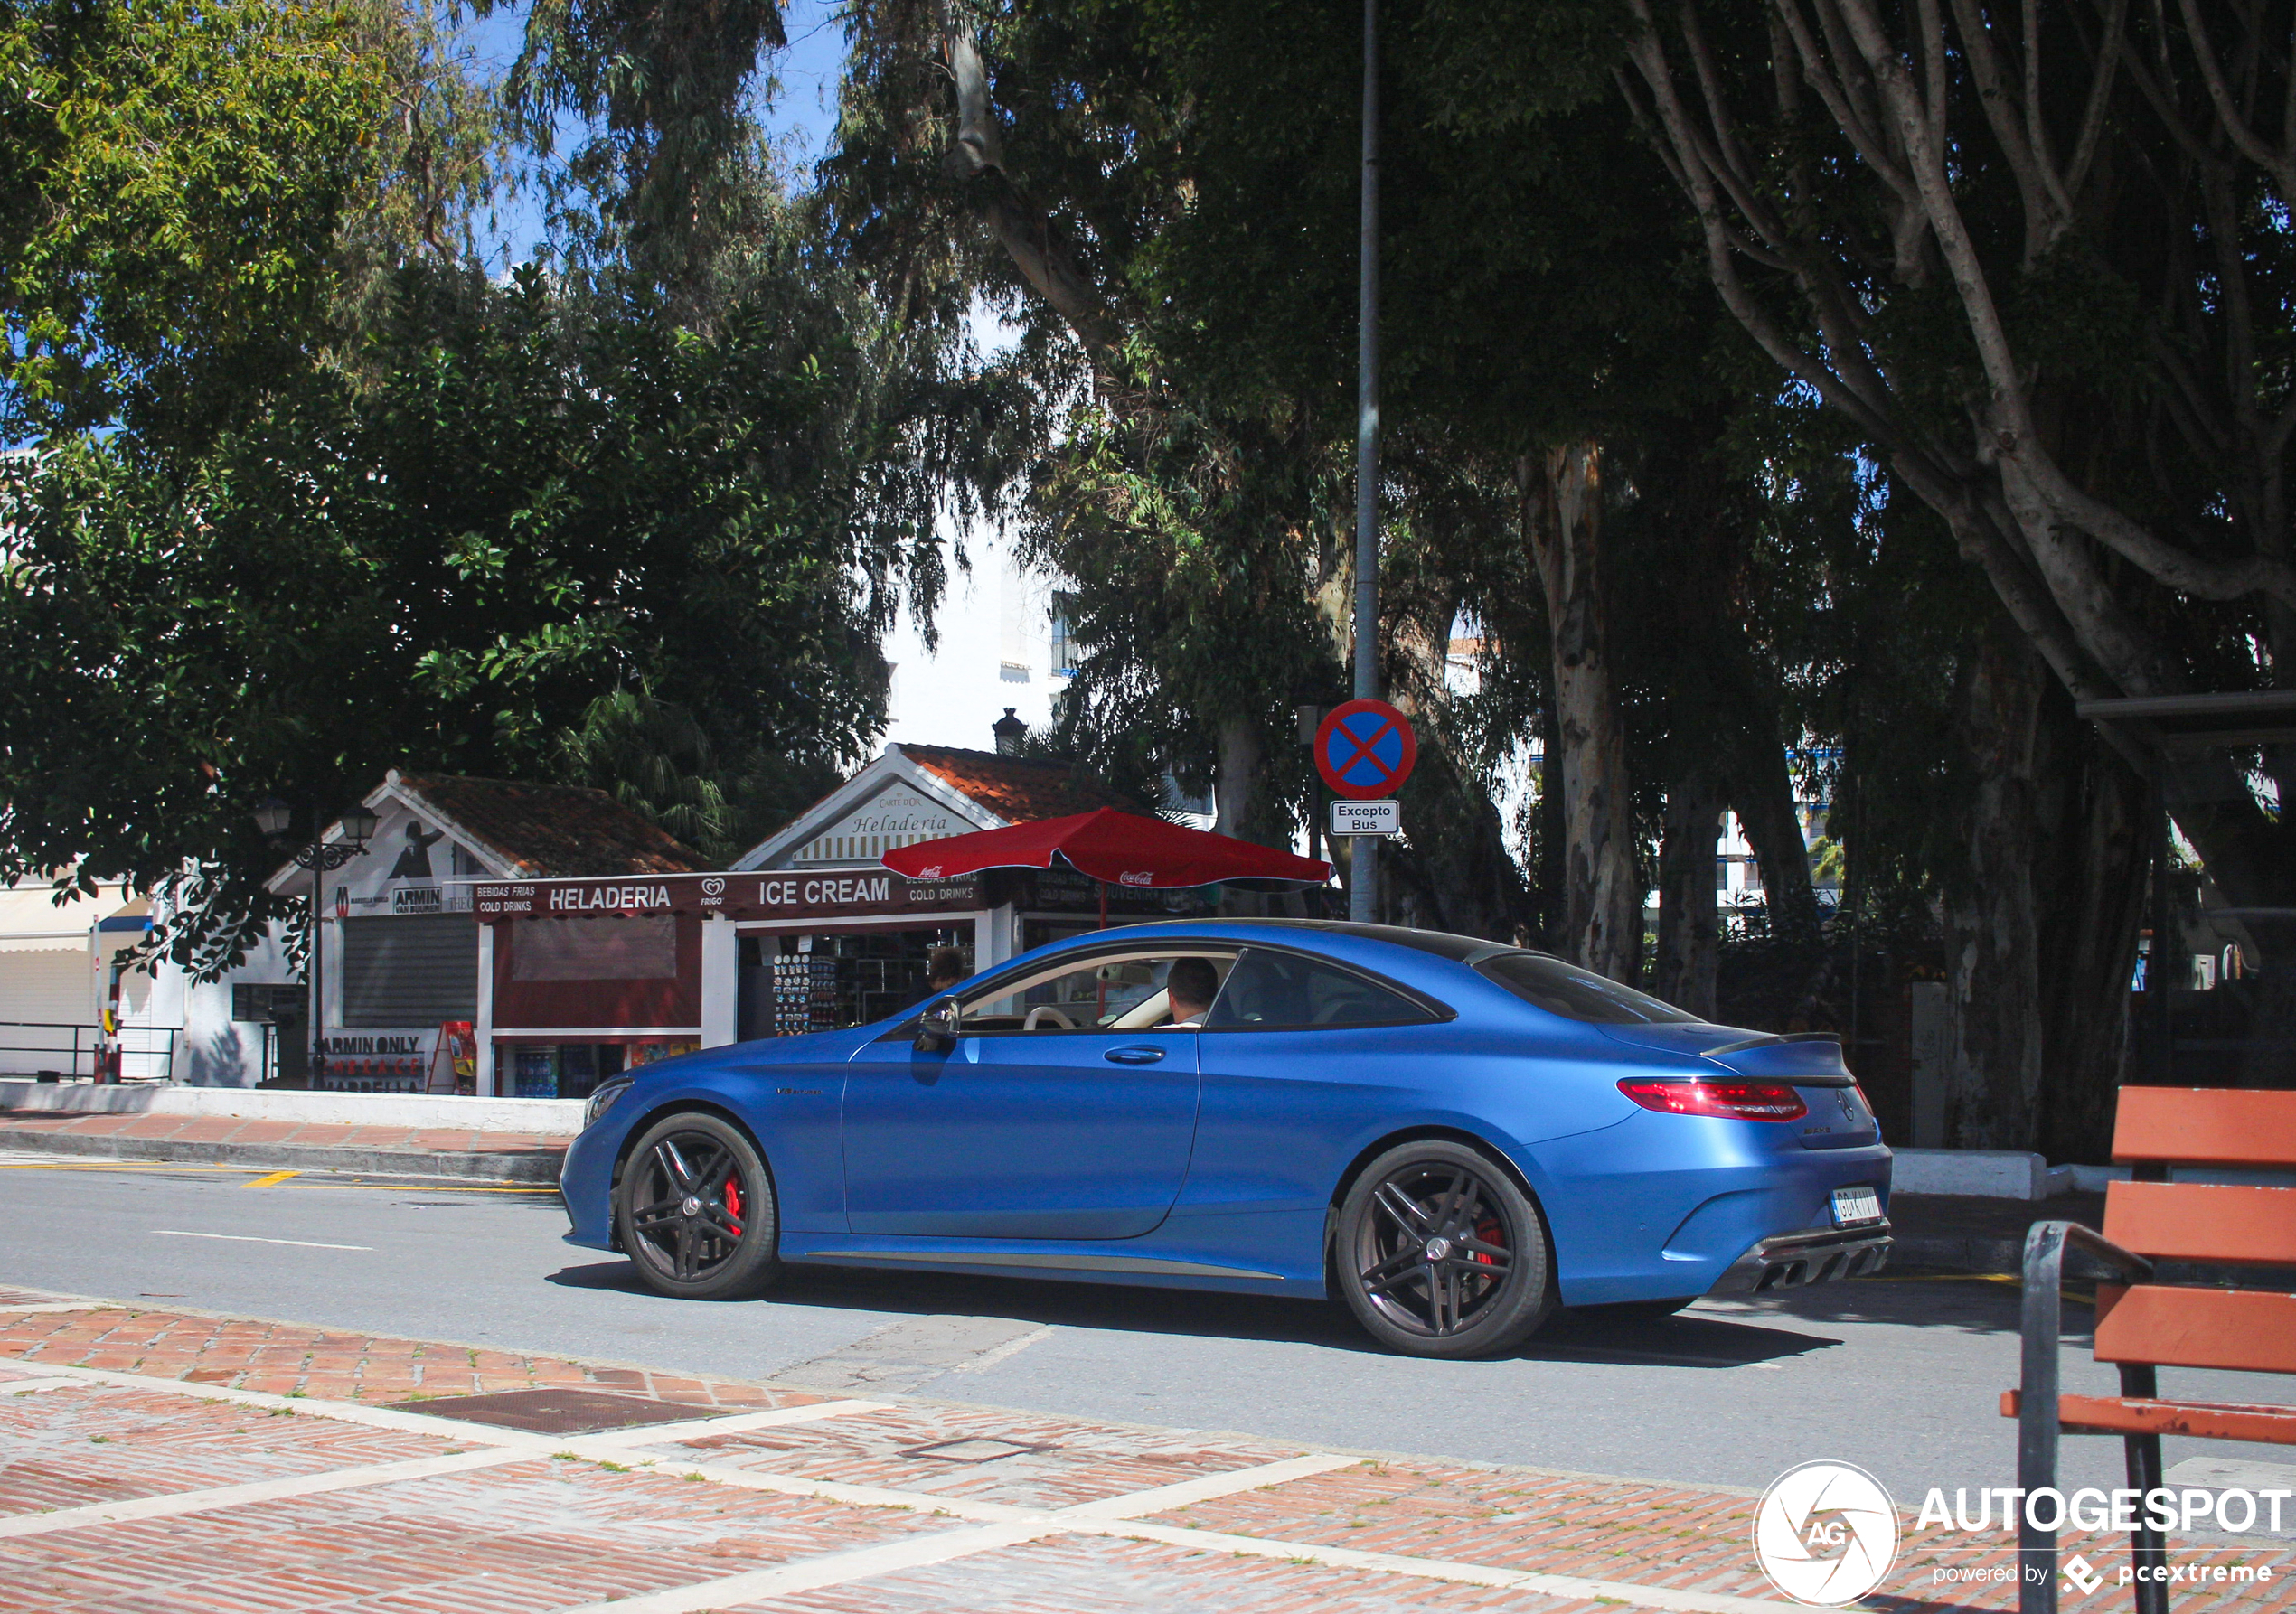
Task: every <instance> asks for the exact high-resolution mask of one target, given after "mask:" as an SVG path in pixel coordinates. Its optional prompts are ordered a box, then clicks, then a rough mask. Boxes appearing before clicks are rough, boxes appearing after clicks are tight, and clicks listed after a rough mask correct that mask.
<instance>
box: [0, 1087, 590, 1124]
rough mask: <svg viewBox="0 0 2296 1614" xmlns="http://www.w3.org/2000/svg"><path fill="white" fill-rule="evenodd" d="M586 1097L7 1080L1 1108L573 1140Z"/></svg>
mask: <svg viewBox="0 0 2296 1614" xmlns="http://www.w3.org/2000/svg"><path fill="white" fill-rule="evenodd" d="M584 1108H585V1105H584V1103H583V1101H582V1100H580V1099H579V1098H468V1097H459V1098H458V1097H454V1096H450V1095H447V1094H444V1093H293V1092H287V1091H284V1090H277V1089H267V1088H256V1087H177V1086H174V1085H172V1084H166V1083H131V1084H127V1085H124V1086H118V1087H98V1086H95V1085H93V1084H89V1083H84V1082H82V1083H46V1082H27V1081H24V1080H21V1079H19V1078H15V1077H0V1110H47V1111H62V1112H70V1113H72V1114H79V1115H201V1116H229V1117H232V1118H234V1119H240V1120H249V1121H295V1122H298V1123H306V1124H307V1123H311V1122H316V1123H318V1124H320V1125H323V1126H402V1127H408V1128H410V1129H424V1130H429V1129H438V1130H443V1131H474V1132H528V1133H537V1134H541V1135H543V1136H553V1135H555V1136H560V1137H566V1138H571V1137H573V1136H574V1135H575V1134H576V1133H577V1132H579V1131H581V1130H582V1112H583V1110H584Z"/></svg>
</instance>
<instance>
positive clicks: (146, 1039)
mask: <svg viewBox="0 0 2296 1614" xmlns="http://www.w3.org/2000/svg"><path fill="white" fill-rule="evenodd" d="M182 1032H183V1028H182V1027H180V1026H122V1027H121V1028H119V1034H118V1037H116V1038H114V1039H113V1043H112V1046H114V1047H115V1048H116V1049H118V1055H119V1058H118V1071H119V1079H120V1080H121V1081H122V1082H165V1081H167V1080H169V1079H171V1078H172V1077H173V1076H174V1071H175V1039H176V1037H178V1036H180V1035H182ZM102 1042H103V1033H102V1031H101V1030H100V1029H99V1028H97V1027H94V1026H76V1025H67V1024H64V1023H62V1022H61V1021H48V1020H0V1077H5V1076H32V1077H33V1078H35V1079H36V1078H40V1077H47V1078H49V1079H51V1080H53V1081H58V1082H85V1081H95V1080H98V1079H99V1078H100V1077H102V1076H103V1075H104V1074H105V1073H104V1072H103V1071H102V1070H99V1068H98V1066H99V1058H98V1054H99V1045H101V1044H102Z"/></svg>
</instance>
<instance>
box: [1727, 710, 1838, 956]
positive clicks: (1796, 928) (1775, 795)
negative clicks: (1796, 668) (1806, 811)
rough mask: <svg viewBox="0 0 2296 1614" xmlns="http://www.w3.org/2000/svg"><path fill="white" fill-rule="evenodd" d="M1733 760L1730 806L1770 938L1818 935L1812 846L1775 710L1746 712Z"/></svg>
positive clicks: (1797, 938) (1816, 893) (1801, 937)
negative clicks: (1755, 873) (1758, 878)
mask: <svg viewBox="0 0 2296 1614" xmlns="http://www.w3.org/2000/svg"><path fill="white" fill-rule="evenodd" d="M1746 715H1747V723H1746V729H1745V732H1744V736H1743V737H1742V739H1741V743H1740V746H1739V755H1737V757H1736V758H1735V761H1736V774H1737V775H1738V777H1737V781H1736V788H1735V789H1733V790H1732V791H1731V793H1730V806H1731V808H1732V810H1733V811H1735V812H1736V813H1737V815H1738V824H1739V826H1740V827H1741V828H1742V829H1744V830H1746V840H1747V842H1748V844H1750V845H1751V846H1752V847H1753V848H1754V859H1755V865H1756V866H1757V867H1758V868H1760V869H1761V870H1762V901H1763V906H1764V908H1766V909H1767V910H1768V912H1769V915H1770V934H1773V935H1774V936H1780V937H1791V938H1793V939H1795V940H1802V939H1805V938H1809V937H1814V936H1815V935H1816V934H1818V892H1817V887H1815V886H1813V885H1812V884H1811V880H1810V845H1809V842H1808V841H1806V840H1803V839H1802V815H1801V813H1800V812H1798V811H1797V810H1796V809H1795V806H1794V800H1793V765H1792V763H1791V762H1790V761H1789V759H1788V758H1787V755H1786V747H1785V741H1784V739H1783V737H1781V736H1780V735H1779V733H1778V726H1777V707H1776V705H1775V703H1774V702H1773V703H1772V704H1771V705H1770V706H1769V707H1767V708H1761V707H1757V706H1754V705H1751V704H1750V705H1749V706H1748V708H1747V714H1746Z"/></svg>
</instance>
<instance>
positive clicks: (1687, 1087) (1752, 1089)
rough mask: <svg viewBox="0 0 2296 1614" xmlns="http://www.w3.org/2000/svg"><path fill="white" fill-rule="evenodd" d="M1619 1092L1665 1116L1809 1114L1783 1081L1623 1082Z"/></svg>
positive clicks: (1783, 1117)
mask: <svg viewBox="0 0 2296 1614" xmlns="http://www.w3.org/2000/svg"><path fill="white" fill-rule="evenodd" d="M1618 1090H1619V1091H1620V1092H1621V1093H1624V1094H1625V1095H1626V1096H1627V1097H1628V1098H1631V1099H1633V1101H1634V1102H1635V1103H1638V1104H1640V1105H1642V1108H1644V1109H1645V1110H1656V1111H1658V1112H1660V1113H1661V1114H1664V1115H1719V1116H1721V1117H1723V1118H1724V1119H1726V1120H1729V1121H1800V1120H1801V1119H1802V1117H1803V1116H1805V1115H1807V1114H1809V1113H1810V1106H1809V1105H1807V1104H1805V1103H1802V1095H1801V1094H1800V1093H1796V1092H1795V1091H1794V1090H1793V1088H1791V1087H1789V1086H1787V1085H1786V1084H1784V1083H1783V1082H1621V1083H1620V1084H1618Z"/></svg>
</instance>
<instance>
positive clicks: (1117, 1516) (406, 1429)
mask: <svg viewBox="0 0 2296 1614" xmlns="http://www.w3.org/2000/svg"><path fill="white" fill-rule="evenodd" d="M65 1303H68V1302H63V1301H61V1300H59V1299H58V1298H56V1297H48V1296H41V1295H37V1294H35V1293H33V1292H32V1291H28V1290H5V1289H0V1611H13V1610H16V1609H26V1610H29V1609H40V1610H43V1611H47V1610H59V1609H71V1610H87V1611H89V1614H159V1611H161V1610H166V1611H168V1614H176V1611H180V1610H204V1609H217V1610H226V1609H228V1610H231V1611H233V1614H249V1611H258V1610H260V1611H273V1610H276V1611H279V1614H296V1611H304V1610H308V1611H311V1614H317V1611H320V1610H327V1611H334V1610H350V1611H355V1614H424V1611H429V1610H438V1611H439V1614H462V1611H463V1610H473V1611H475V1610H479V1609H485V1610H487V1611H488V1614H497V1611H500V1614H522V1611H523V1610H529V1609H532V1610H536V1611H537V1614H540V1611H541V1610H592V1611H593V1614H605V1611H606V1610H607V1609H614V1610H617V1611H621V1614H692V1611H699V1610H704V1609H745V1610H748V1609H756V1610H766V1609H775V1610H805V1611H807V1614H912V1611H914V1614H927V1611H928V1610H945V1609H946V1610H966V1611H969V1610H980V1611H982V1614H988V1611H989V1610H996V1611H998V1614H1102V1611H1104V1610H1105V1611H1107V1614H1115V1611H1118V1610H1140V1609H1209V1608H1216V1609H1222V1610H1237V1611H1238V1614H1264V1611H1275V1610H1295V1609H1318V1610H1322V1609H1329V1610H1337V1611H1341V1614H1356V1611H1358V1610H1363V1611H1369V1610H1374V1609H1428V1610H1441V1611H1448V1610H1454V1609H1456V1610H1478V1611H1481V1610H1494V1611H1495V1610H1506V1611H1509V1614H1516V1611H1521V1614H1561V1611H1569V1614H1578V1611H1579V1610H1585V1611H1586V1614H1594V1611H1595V1610H1596V1609H1598V1608H1601V1609H1618V1608H1620V1607H1622V1606H1623V1607H1627V1608H1648V1609H1666V1610H1669V1611H1670V1614H1783V1611H1784V1610H1785V1609H1788V1608H1790V1607H1792V1606H1793V1605H1790V1604H1788V1603H1786V1602H1784V1601H1783V1600H1782V1599H1781V1598H1780V1597H1779V1595H1778V1594H1777V1593H1776V1592H1775V1591H1773V1590H1772V1589H1771V1588H1770V1587H1769V1586H1768V1585H1767V1583H1766V1582H1765V1581H1764V1580H1763V1578H1762V1576H1761V1574H1760V1573H1759V1572H1758V1571H1757V1570H1756V1568H1755V1564H1754V1562H1753V1559H1752V1553H1751V1552H1750V1550H1749V1546H1748V1541H1749V1536H1750V1534H1751V1522H1752V1515H1753V1509H1754V1506H1755V1503H1754V1500H1753V1499H1752V1498H1751V1497H1746V1496H1744V1495H1742V1494H1738V1493H1735V1492H1730V1491H1725V1490H1720V1489H1706V1488H1698V1487H1683V1486H1668V1485H1658V1484H1652V1483H1649V1482H1642V1481H1633V1480H1623V1479H1613V1478H1596V1477H1587V1476H1578V1475H1567V1474H1557V1473H1552V1472H1544V1471H1539V1470H1531V1469H1507V1468H1493V1467H1481V1466H1475V1465H1469V1464H1463V1463H1451V1462H1444V1461H1438V1460H1434V1459H1403V1458H1388V1459H1364V1458H1360V1457H1355V1456H1350V1455H1345V1454H1335V1453H1316V1452H1307V1451H1303V1450H1301V1449H1299V1448H1297V1447H1294V1446H1289V1445H1285V1444H1283V1443H1280V1442H1268V1441H1260V1440H1251V1439H1248V1438H1246V1437H1239V1436H1233V1435H1221V1434H1209V1433H1205V1432H1203V1431H1189V1430H1172V1429H1151V1428H1141V1427H1133V1426H1124V1425H1116V1424H1109V1423H1101V1422H1089V1421H1084V1420H1076V1419H1063V1418H1055V1417H1047V1416H1042V1415H1038V1414H1029V1413H1020V1412H1010V1411H1000V1410H997V1409H993V1408H983V1407H972V1406H959V1405H954V1404H950V1403H936V1402H929V1401H925V1400H921V1399H917V1398H904V1399H900V1400H898V1401H882V1400H872V1401H855V1400H847V1399H839V1398H835V1397H832V1396H827V1395H823V1394H822V1393H818V1392H815V1391H811V1390H808V1389H806V1388H805V1387H803V1386H793V1385H776V1384H745V1383H741V1382H738V1381H732V1380H700V1379H693V1378H688V1377H680V1376H673V1375H662V1374H655V1373H653V1372H650V1371H648V1370H646V1369H645V1368H642V1367H633V1366H621V1365H610V1364H599V1363H590V1362H582V1361H577V1360H573V1359H570V1358H564V1357H551V1356H520V1355H516V1354H513V1353H501V1352H487V1351H483V1350H475V1349H472V1348H470V1347H463V1346H454V1345H446V1344H440V1343H435V1342H424V1341H419V1340H408V1339H396V1338H389V1337H370V1336H356V1335H343V1334H330V1333H327V1332H325V1331H324V1330H319V1329H314V1328H302V1327H297V1326H294V1325H289V1324H284V1323H276V1322H262V1321H254V1320H247V1319H236V1318H216V1317H208V1316H197V1315H191V1314H186V1313H181V1312H169V1311H158V1310H148V1309H133V1308H127V1307H101V1308H99V1307H97V1306H96V1305H95V1304H94V1303H92V1302H91V1303H89V1304H88V1306H87V1309H48V1310H26V1309H24V1308H25V1307H28V1306H35V1305H46V1306H56V1305H59V1304H65ZM12 1385H18V1386H24V1387H23V1388H19V1389H14V1390H12V1389H11V1386H12ZM571 1385H581V1386H585V1387H588V1388H590V1389H592V1390H598V1391H604V1392H607V1393H612V1394H616V1395H625V1396H633V1397H642V1398H646V1399H651V1400H656V1401H668V1402H673V1403H681V1404H682V1405H687V1406H692V1407H695V1408H698V1409H701V1410H700V1411H698V1412H696V1413H694V1414H693V1415H692V1417H690V1418H687V1419H684V1420H682V1421H681V1422H676V1423H673V1424H669V1425H666V1426H660V1427H652V1428H647V1427H638V1428H629V1429H619V1430H616V1431H611V1432H610V1433H601V1434H587V1435H568V1436H556V1435H533V1434H526V1433H522V1432H519V1431H513V1430H504V1429H501V1428H494V1427H489V1426H485V1425H482V1424H477V1423H472V1422H458V1421H455V1420H452V1419H450V1418H447V1417H442V1416H436V1415H433V1414H432V1412H430V1411H427V1410H426V1403H424V1402H421V1401H415V1402H414V1405H413V1409H412V1410H411V1411H409V1410H393V1409H392V1408H391V1407H390V1406H388V1405H385V1404H384V1403H392V1402H398V1403H406V1402H409V1401H410V1400H413V1398H415V1397H423V1396H428V1397H441V1396H453V1395H465V1394H473V1393H499V1392H502V1391H505V1390H516V1389H522V1388H552V1387H561V1386H571ZM453 1404H454V1403H451V1402H441V1403H439V1405H438V1408H437V1409H436V1411H438V1412H451V1411H452V1410H453ZM75 1510H77V1511H75ZM1905 1525H1907V1527H1908V1531H1909V1532H1910V1527H1911V1525H1912V1519H1911V1517H1910V1516H1908V1517H1907V1518H1906V1520H1905ZM2283 1539H2284V1538H2283ZM2067 1548H2068V1551H2074V1550H2077V1551H2080V1552H2082V1553H2084V1555H2086V1556H2087V1557H2088V1558H2089V1559H2090V1561H2091V1562H2093V1563H2094V1564H2096V1565H2097V1566H2098V1567H2099V1568H2100V1569H2101V1570H2103V1572H2105V1573H2106V1574H2107V1575H2108V1577H2110V1576H2111V1575H2112V1574H2113V1571H2114V1569H2115V1568H2116V1567H2117V1566H2118V1564H2120V1563H2121V1562H2125V1553H2123V1551H2122V1549H2121V1548H2120V1547H2119V1546H2118V1545H2117V1544H2115V1543H2113V1542H2109V1541H2100V1540H2094V1539H2087V1540H2072V1541H2068V1543H2067ZM2192 1553H2199V1554H2201V1555H2203V1556H2206V1557H2207V1558H2209V1559H2211V1560H2212V1561H2216V1562H2236V1561H2245V1562H2249V1563H2251V1564H2254V1563H2267V1564H2270V1565H2272V1567H2273V1568H2274V1570H2275V1574H2276V1578H2275V1580H2274V1581H2273V1582H2272V1584H2270V1585H2269V1586H2262V1585H2247V1586H2238V1587H2235V1586H2230V1585H2226V1586H2224V1587H2214V1586H2211V1587H2207V1588H2203V1589H2196V1590H2192V1591H2186V1590H2183V1589H2179V1590H2178V1591H2177V1592H2176V1593H2174V1594H2173V1595H2174V1597H2175V1601H2176V1606H2177V1608H2178V1609H2179V1611H2180V1614H2182V1611H2184V1610H2188V1609H2189V1610H2207V1611H2210V1614H2213V1611H2214V1610H2216V1609H2225V1610H2227V1611H2228V1614H2235V1611H2236V1614H2248V1611H2250V1610H2254V1611H2255V1614H2267V1611H2269V1610H2276V1609H2287V1608H2290V1607H2291V1601H2296V1552H2291V1551H2289V1550H2286V1549H2284V1548H2252V1547H2236V1548H2227V1547H2213V1548H2207V1549H2205V1550H2204V1549H2203V1548H2202V1547H2200V1546H2199V1545H2198V1544H2195V1545H2193V1546H2191V1547H2189V1548H2187V1547H2183V1546H2179V1547H2178V1549H2177V1554H2178V1558H2179V1560H2181V1559H2183V1558H2184V1557H2186V1556H2188V1555H2189V1554H2192ZM2012 1558H2013V1553H2011V1551H2010V1549H2009V1544H2008V1543H2007V1542H2006V1541H2002V1542H2000V1544H1997V1545H1995V1546H1992V1547H1990V1548H1987V1549H1983V1550H1981V1551H1978V1552H1976V1553H1971V1552H1969V1551H1962V1552H1959V1553H1953V1554H1952V1555H1950V1556H1949V1555H1948V1554H1946V1553H1943V1551H1941V1549H1940V1547H1939V1546H1938V1545H1937V1544H1935V1543H1934V1542H1931V1541H1924V1540H1923V1539H1921V1538H1918V1537H1913V1538H1911V1539H1909V1542H1908V1544H1907V1546H1906V1548H1905V1552H1904V1553H1903V1554H1902V1556H1901V1560H1900V1562H1899V1564H1898V1567H1897V1569H1896V1571H1895V1572H1894V1573H1893V1574H1892V1576H1891V1578H1890V1579H1889V1580H1888V1581H1886V1582H1885V1584H1884V1586H1883V1588H1882V1590H1881V1591H1880V1592H1878V1593H1877V1594H1876V1595H1875V1596H1873V1597H1871V1598H1868V1600H1866V1606H1867V1607H1868V1608H1873V1609H1883V1610H1889V1611H1891V1614H1915V1611H1919V1610H1928V1609H1953V1608H1972V1609H2004V1608H2006V1607H2008V1606H2009V1605H2010V1604H2012V1603H2013V1601H2014V1599H2015V1588H2014V1587H2013V1586H2010V1585H2000V1586H1989V1587H1987V1588H1985V1589H1984V1590H1983V1591H1973V1592H1971V1591H1962V1592H1960V1594H1958V1595H1950V1596H1949V1595H1946V1593H1947V1592H1949V1591H1956V1590H1957V1589H1953V1588H1946V1587H1942V1586H1938V1585H1937V1584H1936V1583H1935V1582H1934V1578H1933V1573H1932V1571H1933V1568H1934V1566H1935V1565H1937V1564H1940V1563H1948V1562H1950V1563H1951V1564H1953V1565H1955V1566H1957V1567H1962V1568H1967V1567H1971V1566H1972V1565H1992V1564H2007V1563H2009V1562H2011V1560H2012ZM2127 1600H2128V1593H2127V1592H2126V1591H2120V1590H2117V1589H2116V1590H2112V1591H2103V1592H2100V1593H2098V1594H2097V1597H2096V1599H2095V1600H2094V1603H2093V1604H2083V1603H2081V1602H2078V1601H2068V1605H2067V1606H2068V1609H2077V1608H2080V1607H2084V1606H2094V1607H2095V1608H2098V1609H2106V1608H2111V1609H2116V1610H2117V1609H2122V1608H2124V1607H2126V1605H2127Z"/></svg>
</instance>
